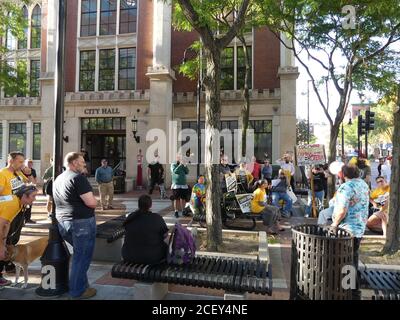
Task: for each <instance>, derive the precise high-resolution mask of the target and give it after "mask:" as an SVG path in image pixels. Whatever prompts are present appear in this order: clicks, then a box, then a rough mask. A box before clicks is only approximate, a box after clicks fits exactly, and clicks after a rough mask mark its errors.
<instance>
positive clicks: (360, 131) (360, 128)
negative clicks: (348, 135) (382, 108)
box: [358, 115, 366, 136]
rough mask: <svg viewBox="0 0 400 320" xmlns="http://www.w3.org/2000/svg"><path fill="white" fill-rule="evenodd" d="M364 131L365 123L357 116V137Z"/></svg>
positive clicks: (361, 117)
mask: <svg viewBox="0 0 400 320" xmlns="http://www.w3.org/2000/svg"><path fill="white" fill-rule="evenodd" d="M365 131H366V122H365V119H363V116H361V115H359V116H358V136H362V135H363V134H365Z"/></svg>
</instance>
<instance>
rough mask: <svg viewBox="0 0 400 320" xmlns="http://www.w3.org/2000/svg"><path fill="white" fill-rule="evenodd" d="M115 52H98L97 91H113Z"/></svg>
mask: <svg viewBox="0 0 400 320" xmlns="http://www.w3.org/2000/svg"><path fill="white" fill-rule="evenodd" d="M114 80H115V50H114V49H106V50H100V61H99V90H114Z"/></svg>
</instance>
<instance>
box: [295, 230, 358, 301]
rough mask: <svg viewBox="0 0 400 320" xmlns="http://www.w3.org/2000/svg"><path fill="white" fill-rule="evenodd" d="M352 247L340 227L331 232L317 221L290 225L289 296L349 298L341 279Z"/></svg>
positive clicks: (320, 298) (351, 259) (351, 254)
mask: <svg viewBox="0 0 400 320" xmlns="http://www.w3.org/2000/svg"><path fill="white" fill-rule="evenodd" d="M353 251H354V246H353V237H352V236H351V234H350V233H348V232H347V231H345V230H343V229H339V228H338V229H337V233H336V234H334V235H332V234H329V233H328V231H327V230H326V229H324V228H322V227H321V226H318V225H306V224H304V225H298V226H295V227H293V228H292V262H291V263H292V266H291V277H290V282H291V283H290V299H298V300H351V299H352V290H351V289H345V288H344V287H343V284H342V280H343V278H344V277H345V276H346V274H347V273H345V272H343V267H344V266H347V265H352V264H353Z"/></svg>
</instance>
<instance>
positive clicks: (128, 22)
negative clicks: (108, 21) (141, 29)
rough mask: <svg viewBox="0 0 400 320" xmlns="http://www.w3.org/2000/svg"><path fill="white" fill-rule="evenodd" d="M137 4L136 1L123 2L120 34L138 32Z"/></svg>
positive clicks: (122, 0)
mask: <svg viewBox="0 0 400 320" xmlns="http://www.w3.org/2000/svg"><path fill="white" fill-rule="evenodd" d="M136 19H137V4H136V1H134V0H121V6H120V17H119V33H133V32H136Z"/></svg>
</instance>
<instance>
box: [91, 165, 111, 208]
mask: <svg viewBox="0 0 400 320" xmlns="http://www.w3.org/2000/svg"><path fill="white" fill-rule="evenodd" d="M113 175H114V172H113V169H112V168H111V167H109V166H108V161H107V160H106V159H102V160H101V167H98V168H97V169H96V174H95V179H96V182H97V183H98V184H99V193H100V202H101V206H102V207H103V210H107V209H113V207H112V201H113V197H114V183H113Z"/></svg>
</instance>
